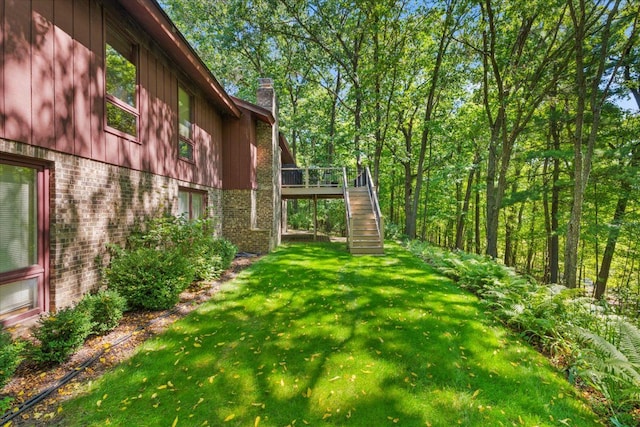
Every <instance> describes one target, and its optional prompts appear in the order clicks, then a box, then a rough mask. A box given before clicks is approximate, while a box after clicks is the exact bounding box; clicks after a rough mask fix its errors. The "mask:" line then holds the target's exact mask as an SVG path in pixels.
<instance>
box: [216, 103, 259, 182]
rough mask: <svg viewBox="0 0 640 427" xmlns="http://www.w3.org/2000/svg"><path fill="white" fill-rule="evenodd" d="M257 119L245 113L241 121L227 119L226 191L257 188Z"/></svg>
mask: <svg viewBox="0 0 640 427" xmlns="http://www.w3.org/2000/svg"><path fill="white" fill-rule="evenodd" d="M255 121H256V119H255V118H254V117H253V115H252V114H251V112H249V111H243V114H242V116H241V117H240V119H238V120H236V119H227V120H226V121H225V125H224V137H223V140H224V143H223V145H222V149H223V155H222V159H223V163H222V171H223V173H222V182H223V188H224V189H225V190H251V189H253V190H255V189H256V188H257V177H256V162H257V146H256V131H255V129H256V125H255Z"/></svg>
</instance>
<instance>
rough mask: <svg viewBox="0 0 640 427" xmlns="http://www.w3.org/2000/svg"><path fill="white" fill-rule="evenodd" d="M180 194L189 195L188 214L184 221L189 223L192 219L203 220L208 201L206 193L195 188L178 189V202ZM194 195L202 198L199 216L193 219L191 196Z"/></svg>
mask: <svg viewBox="0 0 640 427" xmlns="http://www.w3.org/2000/svg"><path fill="white" fill-rule="evenodd" d="M180 193H186V194H188V195H189V212H188V215H187V218H186V219H188V220H189V221H191V220H194V219H199V218H205V217H206V214H207V203H208V200H207V196H208V193H207V192H206V191H203V190H197V189H195V188H189V187H178V201H179V200H180ZM194 194H197V195H200V196H202V211H201V212H200V215H199V216H198V217H194V216H193V195H194ZM178 203H179V202H178ZM178 207H179V206H178ZM183 213H184V212H181V213H180V215H182V214H183Z"/></svg>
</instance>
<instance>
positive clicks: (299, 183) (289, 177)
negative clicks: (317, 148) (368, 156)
mask: <svg viewBox="0 0 640 427" xmlns="http://www.w3.org/2000/svg"><path fill="white" fill-rule="evenodd" d="M344 169H345V168H320V167H306V168H291V167H283V168H282V186H283V187H290V188H312V187H339V188H342V187H344V183H345V179H344V177H345V176H346V174H343V171H344Z"/></svg>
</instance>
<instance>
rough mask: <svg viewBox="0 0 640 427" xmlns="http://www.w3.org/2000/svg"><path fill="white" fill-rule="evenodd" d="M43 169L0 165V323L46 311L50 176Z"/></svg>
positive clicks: (11, 162) (13, 163) (9, 163)
mask: <svg viewBox="0 0 640 427" xmlns="http://www.w3.org/2000/svg"><path fill="white" fill-rule="evenodd" d="M47 172H48V171H47V170H46V169H45V168H44V167H42V166H35V165H30V164H26V163H22V162H21V161H14V160H2V159H0V200H2V203H0V242H2V244H0V322H2V323H6V322H7V321H10V322H14V321H17V320H19V319H22V318H24V317H29V316H31V315H34V314H36V313H38V312H40V311H43V310H44V309H45V308H46V306H47V298H46V292H45V291H46V288H45V286H46V279H47V277H46V273H47V270H48V267H47V266H48V261H47V260H46V254H47V253H48V251H47V250H46V245H47V244H48V241H47V238H46V235H47V231H48V227H47V219H48V214H47V212H48V206H47V205H48V197H47V194H48V175H47Z"/></svg>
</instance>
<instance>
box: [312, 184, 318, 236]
mask: <svg viewBox="0 0 640 427" xmlns="http://www.w3.org/2000/svg"><path fill="white" fill-rule="evenodd" d="M316 240H318V196H315V195H314V196H313V241H314V242H315V241H316Z"/></svg>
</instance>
